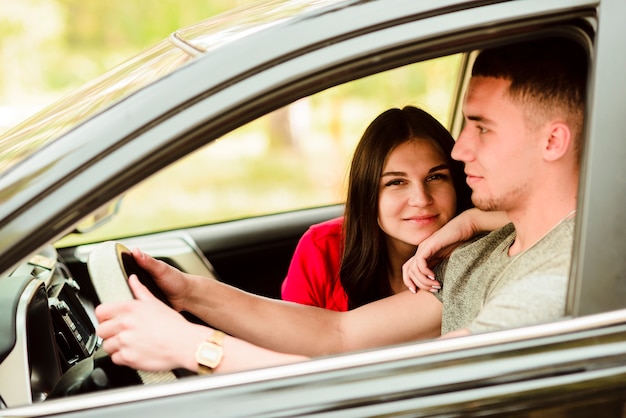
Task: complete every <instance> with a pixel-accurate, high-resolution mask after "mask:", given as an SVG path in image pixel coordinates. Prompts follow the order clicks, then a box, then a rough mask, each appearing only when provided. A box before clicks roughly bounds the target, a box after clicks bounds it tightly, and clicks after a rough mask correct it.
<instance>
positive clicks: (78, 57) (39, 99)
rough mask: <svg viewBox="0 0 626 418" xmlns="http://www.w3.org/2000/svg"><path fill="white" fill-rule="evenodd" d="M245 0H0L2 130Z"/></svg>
mask: <svg viewBox="0 0 626 418" xmlns="http://www.w3.org/2000/svg"><path fill="white" fill-rule="evenodd" d="M245 3H250V0H248V1H245V0H107V1H100V0H96V1H90V0H87V1H86V0H0V63H1V64H0V132H2V131H4V130H6V129H7V128H9V127H11V126H13V125H15V124H17V123H19V122H21V121H22V120H23V119H25V118H26V117H27V116H29V115H30V114H32V113H34V112H35V111H37V110H39V109H40V108H42V107H44V106H45V105H48V104H50V103H52V102H53V101H54V100H56V99H58V98H59V97H62V96H63V95H64V94H66V93H67V92H69V91H71V90H72V89H75V88H76V87H78V86H80V85H82V84H84V83H85V82H87V81H90V80H92V79H94V78H95V77H97V76H98V75H100V74H102V73H104V72H105V71H106V70H108V69H110V68H112V67H114V66H115V65H117V64H119V63H121V62H123V61H125V60H127V59H129V58H131V57H133V56H134V55H135V54H137V53H138V52H140V51H141V50H143V49H145V48H146V47H148V46H150V45H153V44H155V43H157V42H158V41H160V40H162V39H164V38H165V37H167V36H168V35H169V34H170V33H171V32H173V31H174V30H176V29H178V28H180V27H183V26H187V25H190V24H192V23H195V22H198V21H200V20H203V19H205V18H207V17H210V16H213V15H216V14H218V13H221V12H223V11H226V10H228V9H231V8H233V7H237V6H241V5H244V4H245Z"/></svg>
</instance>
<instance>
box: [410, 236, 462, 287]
mask: <svg viewBox="0 0 626 418" xmlns="http://www.w3.org/2000/svg"><path fill="white" fill-rule="evenodd" d="M442 229H443V228H442ZM442 229H440V230H439V231H437V232H435V233H434V234H433V235H431V236H430V237H428V238H427V239H425V240H424V241H422V242H421V244H420V245H419V246H418V247H417V251H416V252H415V255H414V256H413V257H411V258H409V260H408V261H407V262H406V263H404V265H403V266H402V280H403V281H404V284H405V286H406V287H407V288H408V289H409V290H410V291H411V292H413V293H415V292H417V289H422V290H428V291H430V292H432V293H437V292H439V290H440V289H441V283H440V282H438V281H437V280H436V278H435V273H434V272H433V271H432V268H433V267H434V266H436V265H437V264H439V263H440V262H441V261H443V260H444V259H446V258H448V257H449V256H450V254H452V251H454V249H455V248H456V247H458V246H459V245H460V244H461V241H458V239H457V241H454V239H453V238H452V237H451V236H449V235H447V234H446V233H445V232H444V233H441V234H439V232H440V231H441V230H442ZM446 232H447V231H446ZM450 241H454V242H453V243H452V244H447V243H448V242H450Z"/></svg>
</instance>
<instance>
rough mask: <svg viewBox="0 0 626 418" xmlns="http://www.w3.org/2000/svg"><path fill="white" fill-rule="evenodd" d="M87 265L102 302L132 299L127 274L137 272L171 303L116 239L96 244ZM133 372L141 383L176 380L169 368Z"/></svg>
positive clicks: (153, 291)
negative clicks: (167, 369) (158, 370)
mask: <svg viewBox="0 0 626 418" xmlns="http://www.w3.org/2000/svg"><path fill="white" fill-rule="evenodd" d="M87 269H88V271H89V275H90V277H91V281H92V283H93V287H94V289H95V291H96V294H97V295H98V298H99V299H100V302H101V303H104V302H121V301H127V300H132V299H133V294H132V291H131V290H130V287H129V286H128V276H130V275H131V274H136V275H137V277H138V278H139V280H140V281H141V282H142V283H143V284H144V285H145V286H146V287H148V289H150V291H151V292H152V293H153V294H155V296H157V298H159V299H160V300H161V301H163V302H165V303H166V304H168V305H170V304H169V301H168V300H167V298H166V297H165V295H164V294H163V292H162V291H161V290H160V289H159V287H158V286H157V285H156V284H155V283H154V281H153V280H152V277H151V276H150V274H149V273H148V272H146V271H145V270H144V269H142V268H141V267H139V265H137V263H136V262H135V259H134V258H133V255H132V253H131V252H130V250H129V249H128V248H127V247H126V246H125V245H123V244H121V243H119V242H115V241H106V242H103V243H100V244H98V245H96V246H95V247H94V249H93V250H92V252H91V253H90V255H89V259H88V260H87ZM136 372H137V374H138V375H139V378H140V379H141V381H142V382H143V384H153V383H164V382H172V381H175V380H177V378H176V375H175V374H174V373H173V372H172V371H162V372H148V371H144V370H136Z"/></svg>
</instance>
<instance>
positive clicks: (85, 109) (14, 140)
mask: <svg viewBox="0 0 626 418" xmlns="http://www.w3.org/2000/svg"><path fill="white" fill-rule="evenodd" d="M337 2H338V0H317V1H311V0H295V1H294V0H275V1H269V2H263V3H257V4H256V5H247V6H245V7H242V8H239V9H233V10H232V11H230V12H227V13H224V14H221V15H218V16H215V17H213V18H210V19H207V20H205V21H203V22H201V23H199V24H197V25H194V26H191V27H189V28H186V29H183V30H180V31H178V32H176V33H174V34H172V35H171V36H170V37H169V39H167V40H164V41H162V42H160V43H158V44H157V45H155V46H153V47H152V48H150V49H148V50H147V51H145V52H143V53H142V54H140V55H138V56H137V57H135V58H133V59H131V60H129V61H127V62H125V63H123V64H121V65H119V66H118V67H116V68H114V69H112V70H110V71H108V72H107V73H105V74H103V75H102V76H101V77H99V78H97V79H96V80H94V81H93V82H91V83H88V84H86V85H85V86H83V87H82V88H80V89H78V90H77V91H75V92H74V93H72V94H71V95H69V96H66V97H65V98H63V99H61V100H59V101H57V102H56V103H54V104H52V105H51V106H48V107H47V108H45V109H44V110H42V111H41V112H39V113H38V114H36V115H35V116H33V117H31V118H29V119H27V120H26V121H24V122H22V123H21V124H19V125H17V126H16V127H14V128H12V129H10V130H8V131H6V132H5V133H4V134H3V135H2V136H0V173H1V172H4V171H6V170H7V169H8V168H9V167H11V166H13V165H15V164H16V163H18V162H19V161H21V160H23V159H24V158H26V157H28V156H29V155H30V154H32V153H34V152H35V151H36V150H37V149H39V148H41V147H42V146H43V145H45V144H46V143H48V142H50V141H52V140H54V139H55V138H58V137H60V136H61V135H63V134H64V133H66V132H68V131H69V130H71V129H72V128H73V127H75V126H77V125H78V124H80V123H82V122H84V121H85V120H87V119H88V118H90V117H92V116H94V115H95V114H96V113H98V112H100V111H102V110H103V109H105V108H107V107H109V106H111V105H112V104H113V103H115V102H117V101H119V100H121V99H123V98H125V97H128V96H129V95H131V94H132V93H134V92H136V91H137V90H139V89H141V88H142V87H144V86H146V85H148V84H150V83H152V82H154V81H156V80H158V79H160V78H162V77H164V76H165V75H167V74H169V73H171V72H173V71H174V70H176V69H177V68H179V67H180V66H182V65H183V64H184V63H186V62H187V61H189V60H190V59H191V58H192V57H193V56H197V55H200V54H202V53H205V52H206V51H209V50H211V49H216V48H218V47H220V46H223V45H225V44H227V43H229V42H232V41H234V40H236V39H238V38H241V37H244V36H249V35H250V34H252V33H255V32H258V31H260V30H262V29H264V28H266V27H268V26H273V25H276V24H279V23H282V22H284V21H286V20H288V19H289V18H294V17H295V16H296V15H297V14H298V13H301V12H303V11H306V10H311V9H316V8H320V7H322V6H324V5H328V4H331V3H337Z"/></svg>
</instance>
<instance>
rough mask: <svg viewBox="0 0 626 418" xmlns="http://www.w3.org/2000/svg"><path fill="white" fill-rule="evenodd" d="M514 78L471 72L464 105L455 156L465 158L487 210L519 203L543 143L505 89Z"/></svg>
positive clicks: (469, 176)
mask: <svg viewBox="0 0 626 418" xmlns="http://www.w3.org/2000/svg"><path fill="white" fill-rule="evenodd" d="M510 83H511V82H510V81H509V80H505V79H501V78H493V77H472V79H471V80H470V83H469V87H468V90H467V93H466V97H465V103H464V106H463V113H464V115H465V127H464V128H463V131H462V132H461V135H460V136H459V138H458V140H457V142H456V145H455V146H454V149H453V150H452V158H454V159H456V160H459V161H462V162H464V163H465V173H466V174H467V183H468V185H469V186H470V187H471V188H472V190H473V193H472V201H473V202H474V205H476V207H478V208H480V209H483V210H512V209H515V208H518V207H519V205H520V202H523V199H524V198H525V196H526V195H527V194H528V193H529V192H530V190H531V183H532V182H531V178H532V176H533V173H535V172H536V171H537V170H535V168H536V164H537V161H538V160H537V155H538V154H537V150H538V144H539V142H538V141H537V140H536V138H533V135H532V133H531V132H530V131H529V129H528V126H527V125H526V124H525V123H524V121H525V118H524V113H523V108H522V105H521V104H519V103H516V102H514V101H513V100H511V98H510V97H509V96H508V94H507V91H508V87H509V85H510ZM521 204H523V203H521Z"/></svg>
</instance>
